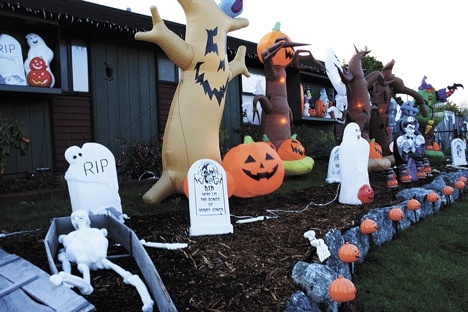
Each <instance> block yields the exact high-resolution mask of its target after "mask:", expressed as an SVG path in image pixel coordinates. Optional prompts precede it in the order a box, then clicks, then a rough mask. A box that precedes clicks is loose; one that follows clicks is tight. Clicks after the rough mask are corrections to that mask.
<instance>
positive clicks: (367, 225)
mask: <svg viewBox="0 0 468 312" xmlns="http://www.w3.org/2000/svg"><path fill="white" fill-rule="evenodd" d="M359 229H360V230H361V232H362V234H372V233H375V232H377V229H378V226H377V222H375V221H374V220H371V219H368V218H366V219H365V220H364V221H362V222H361V225H360V226H359Z"/></svg>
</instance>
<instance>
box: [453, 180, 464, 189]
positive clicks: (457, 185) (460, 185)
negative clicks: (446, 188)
mask: <svg viewBox="0 0 468 312" xmlns="http://www.w3.org/2000/svg"><path fill="white" fill-rule="evenodd" d="M453 186H455V188H456V189H457V190H463V189H464V188H465V182H463V181H461V180H457V181H456V182H455V184H454V185H453Z"/></svg>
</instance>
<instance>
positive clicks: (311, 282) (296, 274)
mask: <svg viewBox="0 0 468 312" xmlns="http://www.w3.org/2000/svg"><path fill="white" fill-rule="evenodd" d="M337 276H338V275H337V274H336V272H335V271H333V270H332V269H331V268H330V267H329V266H328V265H324V264H318V263H307V262H303V261H299V262H297V263H296V264H295V265H294V268H293V270H292V274H291V277H292V280H293V282H294V283H295V284H296V285H298V286H299V287H300V289H302V290H304V292H305V293H306V294H307V296H308V297H309V299H310V300H312V302H314V303H321V302H328V301H330V300H331V299H330V296H329V295H328V287H329V286H330V284H331V282H333V281H334V280H335V279H336V278H337Z"/></svg>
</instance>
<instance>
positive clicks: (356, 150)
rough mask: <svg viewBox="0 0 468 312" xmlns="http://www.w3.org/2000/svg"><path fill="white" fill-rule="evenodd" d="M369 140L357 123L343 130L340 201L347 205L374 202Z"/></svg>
mask: <svg viewBox="0 0 468 312" xmlns="http://www.w3.org/2000/svg"><path fill="white" fill-rule="evenodd" d="M369 148H370V145H369V142H367V140H365V139H364V138H363V137H362V136H361V130H360V128H359V125H358V124H357V123H354V122H351V123H349V124H348V125H347V126H346V127H345V129H344V132H343V141H342V142H341V145H340V149H339V164H340V179H341V187H340V195H339V197H338V201H339V202H340V203H341V204H347V205H362V204H369V203H372V202H373V200H374V191H373V190H372V187H371V186H370V184H369V172H368V169H367V168H368V162H369Z"/></svg>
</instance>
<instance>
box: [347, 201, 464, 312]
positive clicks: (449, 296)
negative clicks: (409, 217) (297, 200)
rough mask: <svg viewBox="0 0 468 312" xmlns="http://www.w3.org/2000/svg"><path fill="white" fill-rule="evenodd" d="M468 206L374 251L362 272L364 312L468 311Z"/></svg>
mask: <svg viewBox="0 0 468 312" xmlns="http://www.w3.org/2000/svg"><path fill="white" fill-rule="evenodd" d="M467 238H468V202H463V201H459V202H457V203H456V204H455V205H452V207H451V208H448V207H447V208H444V209H443V210H442V211H441V212H439V213H437V214H436V215H433V216H429V217H427V218H426V219H423V220H422V221H421V222H419V223H417V224H416V225H413V226H411V227H410V228H409V229H407V230H405V231H400V232H398V235H397V238H396V239H394V240H393V241H392V242H390V243H387V244H385V245H383V246H381V247H379V248H376V249H374V250H371V252H370V253H369V254H368V255H367V257H366V259H365V261H364V263H362V264H360V265H358V266H357V267H356V275H355V276H354V278H353V282H354V283H355V286H356V288H357V296H356V299H355V300H354V301H353V303H354V305H355V306H356V307H357V310H358V311H372V312H375V311H385V312H390V311H432V312H434V311H447V312H448V311H450V312H457V311H459V312H461V311H468V295H467V294H468V260H467V259H468V239H467Z"/></svg>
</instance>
